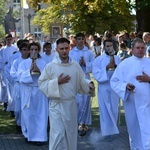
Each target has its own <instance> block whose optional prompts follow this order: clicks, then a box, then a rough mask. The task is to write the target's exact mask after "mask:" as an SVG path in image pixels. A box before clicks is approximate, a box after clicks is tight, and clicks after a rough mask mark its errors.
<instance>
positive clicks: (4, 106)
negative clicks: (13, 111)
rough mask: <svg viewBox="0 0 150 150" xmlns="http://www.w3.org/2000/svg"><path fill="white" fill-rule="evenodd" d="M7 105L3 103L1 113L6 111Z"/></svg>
mask: <svg viewBox="0 0 150 150" xmlns="http://www.w3.org/2000/svg"><path fill="white" fill-rule="evenodd" d="M7 105H8V104H7V103H4V104H3V109H2V111H6V110H7Z"/></svg>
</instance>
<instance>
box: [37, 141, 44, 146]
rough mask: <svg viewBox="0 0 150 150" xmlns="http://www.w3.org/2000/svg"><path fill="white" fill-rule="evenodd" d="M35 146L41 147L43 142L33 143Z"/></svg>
mask: <svg viewBox="0 0 150 150" xmlns="http://www.w3.org/2000/svg"><path fill="white" fill-rule="evenodd" d="M35 144H36V145H37V146H42V145H44V142H35Z"/></svg>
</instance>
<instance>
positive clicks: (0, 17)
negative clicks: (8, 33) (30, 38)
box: [0, 0, 8, 38]
mask: <svg viewBox="0 0 150 150" xmlns="http://www.w3.org/2000/svg"><path fill="white" fill-rule="evenodd" d="M7 2H8V0H0V12H1V13H0V38H4V36H5V31H4V16H5V14H6V11H7V10H6V8H5V4H6V3H7Z"/></svg>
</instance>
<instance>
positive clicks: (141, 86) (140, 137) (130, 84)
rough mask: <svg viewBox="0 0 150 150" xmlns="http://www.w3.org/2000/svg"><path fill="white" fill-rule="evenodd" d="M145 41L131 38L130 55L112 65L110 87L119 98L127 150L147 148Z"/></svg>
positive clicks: (148, 64) (149, 86)
mask: <svg viewBox="0 0 150 150" xmlns="http://www.w3.org/2000/svg"><path fill="white" fill-rule="evenodd" d="M145 49H146V48H145V44H144V42H143V41H142V39H140V38H136V39H135V40H133V42H132V55H133V56H131V57H129V58H126V59H125V60H124V61H122V62H121V63H120V64H119V65H118V67H117V68H116V70H115V72H114V74H113V76H112V78H111V87H112V89H113V90H114V92H115V93H116V94H117V95H118V96H119V97H120V98H121V99H122V100H123V105H124V110H125V118H126V124H127V128H128V133H129V138H130V147H131V150H150V128H149V127H150V119H149V118H150V59H149V58H146V57H144V55H145Z"/></svg>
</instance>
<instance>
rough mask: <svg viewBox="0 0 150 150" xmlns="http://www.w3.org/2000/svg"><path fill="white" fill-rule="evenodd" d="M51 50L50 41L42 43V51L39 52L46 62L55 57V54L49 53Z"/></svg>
mask: <svg viewBox="0 0 150 150" xmlns="http://www.w3.org/2000/svg"><path fill="white" fill-rule="evenodd" d="M51 50H52V47H51V43H50V42H46V43H44V45H43V53H42V54H41V57H42V59H43V60H44V61H45V62H46V63H49V62H51V61H52V60H53V58H54V57H55V55H54V54H52V53H51Z"/></svg>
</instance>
